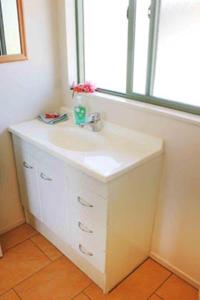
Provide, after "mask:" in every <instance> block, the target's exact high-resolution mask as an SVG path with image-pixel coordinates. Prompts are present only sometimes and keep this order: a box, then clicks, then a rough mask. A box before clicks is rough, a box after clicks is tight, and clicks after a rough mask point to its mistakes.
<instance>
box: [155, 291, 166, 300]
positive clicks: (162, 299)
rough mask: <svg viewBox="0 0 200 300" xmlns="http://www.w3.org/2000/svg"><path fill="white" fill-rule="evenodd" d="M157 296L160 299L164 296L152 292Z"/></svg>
mask: <svg viewBox="0 0 200 300" xmlns="http://www.w3.org/2000/svg"><path fill="white" fill-rule="evenodd" d="M154 294H155V295H156V296H157V297H158V298H160V299H161V300H164V298H162V297H160V296H159V295H158V294H156V293H154Z"/></svg>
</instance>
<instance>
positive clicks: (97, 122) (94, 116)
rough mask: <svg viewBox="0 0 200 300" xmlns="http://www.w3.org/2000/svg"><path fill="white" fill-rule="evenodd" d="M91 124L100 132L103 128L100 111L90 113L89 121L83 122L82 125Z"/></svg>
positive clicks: (93, 128)
mask: <svg viewBox="0 0 200 300" xmlns="http://www.w3.org/2000/svg"><path fill="white" fill-rule="evenodd" d="M85 125H89V126H90V127H91V128H92V131H94V132H98V131H100V130H101V129H102V127H103V126H102V119H101V114H100V113H99V112H94V113H91V114H89V116H88V119H87V121H86V122H85V123H84V124H81V127H84V126H85Z"/></svg>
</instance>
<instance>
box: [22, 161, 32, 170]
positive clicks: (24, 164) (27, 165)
mask: <svg viewBox="0 0 200 300" xmlns="http://www.w3.org/2000/svg"><path fill="white" fill-rule="evenodd" d="M23 166H24V168H26V169H33V167H32V166H31V165H29V164H28V163H27V162H26V161H23Z"/></svg>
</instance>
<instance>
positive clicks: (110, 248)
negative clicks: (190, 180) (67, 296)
mask: <svg viewBox="0 0 200 300" xmlns="http://www.w3.org/2000/svg"><path fill="white" fill-rule="evenodd" d="M10 132H11V133H12V138H13V145H14V151H15V157H16V165H17V173H18V181H19V186H20V194H21V202H22V205H23V208H24V211H25V216H26V220H27V222H28V223H30V224H31V225H32V226H33V227H35V228H36V229H37V230H38V231H39V232H41V233H42V234H43V235H44V236H46V238H47V239H49V240H50V241H51V242H52V243H53V244H54V245H55V246H57V247H58V249H60V250H61V251H62V252H63V253H64V254H65V255H66V256H67V257H68V258H69V259H70V260H71V261H73V262H74V263H75V264H76V265H77V266H78V267H79V268H80V269H81V270H83V271H84V272H85V273H86V274H87V275H88V276H89V277H90V278H91V279H92V280H93V281H94V282H95V283H96V284H97V285H98V286H100V287H101V288H102V289H103V291H104V292H105V293H107V292H109V291H110V290H111V289H112V288H113V287H114V286H116V284H117V283H119V282H120V281H121V280H122V279H123V278H125V277H126V276H127V275H128V274H129V273H130V272H132V271H133V270H134V269H135V268H136V267H137V266H138V265H139V264H140V263H141V262H143V261H144V260H145V259H146V258H147V257H148V255H149V251H150V244H151V238H152V230H153V224H154V217H155V209H156V198H157V194H158V188H159V179H160V169H161V161H162V152H163V143H162V140H161V139H158V138H155V137H151V136H148V135H145V134H143V133H139V132H136V131H132V130H129V129H126V128H122V127H120V126H117V125H114V124H110V123H105V125H104V129H103V130H102V131H100V132H92V131H90V130H89V129H88V128H79V127H75V126H74V125H73V124H72V122H71V121H70V120H69V121H67V122H63V123H60V124H57V125H53V126H51V125H46V124H43V123H41V122H40V121H38V120H33V121H29V122H25V123H21V124H18V125H15V126H11V127H10Z"/></svg>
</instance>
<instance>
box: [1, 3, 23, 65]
mask: <svg viewBox="0 0 200 300" xmlns="http://www.w3.org/2000/svg"><path fill="white" fill-rule="evenodd" d="M16 2H17V15H18V22H19V36H20V44H21V53H20V54H11V55H2V56H0V63H8V62H14V61H22V60H27V59H28V58H27V49H26V39H25V27H24V15H23V5H22V0H16Z"/></svg>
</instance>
